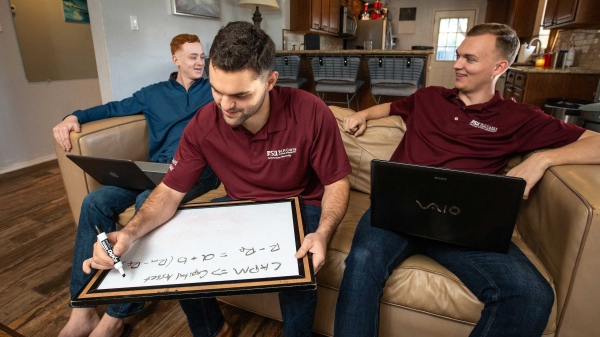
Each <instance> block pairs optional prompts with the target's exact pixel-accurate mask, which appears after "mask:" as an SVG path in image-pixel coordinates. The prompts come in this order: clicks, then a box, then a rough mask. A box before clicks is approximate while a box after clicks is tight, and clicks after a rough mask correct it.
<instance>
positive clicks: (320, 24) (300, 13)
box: [290, 0, 341, 35]
mask: <svg viewBox="0 0 600 337" xmlns="http://www.w3.org/2000/svg"><path fill="white" fill-rule="evenodd" d="M340 1H341V0H308V1H307V0H292V1H291V2H290V13H292V15H290V30H292V31H311V32H315V33H325V34H332V35H336V34H338V33H339V30H340V6H341V5H340ZM307 6H308V8H307Z"/></svg>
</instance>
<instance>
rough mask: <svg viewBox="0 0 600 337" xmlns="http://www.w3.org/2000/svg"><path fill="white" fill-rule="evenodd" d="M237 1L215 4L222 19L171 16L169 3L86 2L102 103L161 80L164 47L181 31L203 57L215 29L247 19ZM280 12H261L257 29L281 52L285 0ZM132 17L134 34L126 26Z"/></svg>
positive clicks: (167, 56) (166, 61)
mask: <svg viewBox="0 0 600 337" xmlns="http://www.w3.org/2000/svg"><path fill="white" fill-rule="evenodd" d="M237 2H238V0H222V1H220V6H221V7H220V10H221V18H220V19H209V18H200V17H188V16H181V15H173V14H172V13H171V1H170V0H128V1H122V0H88V5H89V10H90V19H91V21H92V36H93V39H94V49H95V52H96V62H97V64H98V76H99V79H100V85H101V88H102V101H103V102H109V101H112V100H120V99H123V98H126V97H129V96H131V94H132V93H134V92H135V91H137V90H139V89H140V88H141V87H143V86H146V85H150V84H152V83H156V82H159V81H164V80H166V79H167V78H168V75H169V74H170V73H171V72H173V71H175V70H176V68H175V66H174V65H173V63H172V62H171V52H170V48H169V43H170V42H171V39H172V38H173V36H175V35H177V34H181V33H188V34H196V35H198V36H199V37H200V40H201V41H202V44H203V46H204V49H205V51H206V53H207V54H208V51H209V49H210V46H211V45H212V42H213V39H214V37H215V35H216V34H217V32H218V30H219V29H220V28H221V27H222V26H224V25H226V24H227V23H228V22H231V21H250V22H251V21H252V13H253V12H254V10H250V9H246V8H242V7H238V6H237ZM278 3H279V6H280V7H281V9H280V10H277V11H261V14H262V17H263V21H262V23H261V28H262V29H263V30H265V31H266V32H267V33H268V34H269V36H271V38H272V39H273V41H274V42H275V45H276V46H277V49H281V48H282V45H281V44H282V28H283V25H284V23H285V24H287V25H288V26H289V14H287V15H286V13H289V0H279V1H278ZM130 15H134V16H137V18H138V22H139V28H140V30H139V31H132V30H131V28H130V19H129V17H130Z"/></svg>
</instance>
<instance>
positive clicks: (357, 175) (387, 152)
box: [329, 106, 406, 193]
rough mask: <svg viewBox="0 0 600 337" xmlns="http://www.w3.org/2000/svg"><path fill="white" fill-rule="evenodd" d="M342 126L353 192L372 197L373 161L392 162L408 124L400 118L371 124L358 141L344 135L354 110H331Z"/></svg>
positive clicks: (377, 120)
mask: <svg viewBox="0 0 600 337" xmlns="http://www.w3.org/2000/svg"><path fill="white" fill-rule="evenodd" d="M329 108H330V109H331V111H332V112H333V115H334V116H335V119H336V120H337V122H338V126H339V128H340V130H341V132H340V133H341V135H342V141H343V142H344V148H345V149H346V154H348V159H350V165H351V166H352V173H351V174H350V175H349V176H348V178H349V179H350V188H352V189H354V190H357V191H361V192H364V193H371V160H373V159H385V160H389V159H390V158H391V157H392V154H393V153H394V151H395V150H396V147H397V146H398V144H400V141H401V140H402V137H403V136H404V132H406V124H404V121H402V118H400V117H398V116H389V117H385V118H380V119H375V120H370V121H368V122H367V129H366V130H365V133H364V134H362V135H360V136H359V137H355V136H352V135H349V134H347V133H345V132H343V125H344V118H346V117H348V116H351V115H353V114H354V111H352V110H350V109H344V108H340V107H336V106H330V107H329Z"/></svg>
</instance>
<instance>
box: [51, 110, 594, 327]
mask: <svg viewBox="0 0 600 337" xmlns="http://www.w3.org/2000/svg"><path fill="white" fill-rule="evenodd" d="M332 111H333V112H334V115H335V116H336V118H337V119H338V122H341V120H342V119H343V117H344V116H346V115H348V114H352V113H353V112H352V111H350V110H347V109H341V108H336V107H332ZM404 131H405V125H404V123H403V122H402V120H401V119H400V118H399V117H388V118H384V119H381V120H375V121H369V127H368V129H367V132H366V134H365V135H364V136H361V137H358V138H355V137H353V136H348V135H346V134H344V133H343V132H342V138H343V140H344V145H345V148H346V152H347V154H348V156H349V158H350V161H351V164H352V168H353V172H352V174H351V175H350V177H349V178H350V182H351V187H352V190H351V194H350V204H349V207H348V212H347V214H346V216H345V217H344V219H343V221H342V223H341V224H340V226H339V227H338V229H337V231H336V232H335V234H334V236H333V238H332V240H331V241H330V243H329V250H328V253H327V259H326V264H325V266H324V267H323V269H322V270H321V271H320V272H319V273H318V284H319V285H318V289H319V299H318V305H317V315H316V320H315V324H314V330H315V331H316V332H319V333H322V334H325V335H332V334H333V318H334V313H335V303H336V299H337V294H338V289H339V286H340V283H341V280H342V275H343V270H344V259H345V257H346V256H347V254H348V251H349V250H350V245H351V243H352V237H353V234H354V230H355V228H356V225H357V223H358V220H359V219H360V217H361V216H362V214H363V213H364V211H365V210H366V209H367V208H368V207H369V204H370V201H369V195H368V192H369V189H370V188H369V162H370V160H371V159H374V158H379V159H389V157H390V156H391V154H392V152H393V151H394V149H395V148H396V146H397V144H398V143H399V142H400V140H401V138H402V136H403V134H404ZM147 137H148V132H147V129H146V121H145V119H144V117H143V116H142V115H136V116H130V117H119V118H111V119H108V120H103V121H97V122H92V123H88V124H84V125H82V131H81V133H71V142H72V144H73V150H72V151H71V153H74V154H80V155H90V156H102V157H112V158H129V159H134V160H146V158H147ZM55 149H56V153H57V157H58V162H59V165H60V168H61V171H62V176H63V180H64V183H65V187H66V190H67V195H68V198H69V203H70V207H71V210H72V212H73V216H74V219H75V223H77V220H78V217H79V211H80V206H81V202H82V200H83V198H84V197H85V195H87V194H88V193H89V192H91V191H93V190H94V189H96V188H98V187H99V184H98V183H96V182H95V181H93V180H92V179H91V178H90V177H88V176H86V175H85V174H84V173H83V172H82V171H81V170H79V169H78V168H77V167H76V166H75V165H74V164H73V163H71V162H70V160H68V159H67V158H66V157H65V155H66V153H65V152H64V151H62V150H61V149H60V147H59V146H58V145H57V144H55ZM518 161H519V159H515V161H514V162H513V163H512V164H509V165H514V164H516V163H518ZM224 194H225V192H224V189H223V186H221V187H220V188H219V189H217V190H214V191H211V192H209V193H207V194H206V195H204V196H202V197H200V198H198V199H196V200H194V201H192V202H206V201H208V200H210V199H211V198H214V197H218V196H222V195H224ZM599 207H600V166H595V165H587V166H586V165H570V166H560V167H553V168H551V169H549V170H548V171H547V172H546V174H545V175H544V177H543V179H542V180H541V181H540V183H539V184H538V186H536V187H535V188H534V190H533V191H532V193H531V196H530V198H529V200H527V201H526V202H524V204H523V206H522V209H521V212H520V214H519V217H518V222H517V230H516V231H515V233H514V236H513V242H515V243H516V244H517V245H518V246H519V247H520V248H521V249H522V250H523V251H524V252H525V254H526V255H527V256H528V257H529V259H530V260H531V261H532V262H533V263H534V264H535V266H536V267H537V268H538V269H539V270H540V272H541V273H542V274H543V275H544V277H545V278H546V279H547V280H548V281H549V282H550V283H551V284H552V287H553V288H554V289H555V293H556V301H555V304H554V308H553V311H552V315H551V316H550V319H549V321H548V325H547V327H546V331H545V333H544V336H561V337H569V336H572V337H581V336H597V335H598V334H599V333H600V319H598V314H597V312H596V310H598V309H597V308H598V307H599V306H600V286H599V284H598V283H599V282H598V279H599V278H600V220H599V218H600V214H599V212H600V211H599ZM132 214H133V210H132V209H129V210H127V211H126V212H125V213H123V214H122V215H121V216H120V218H119V222H120V223H121V224H125V223H126V221H127V220H128V219H129V218H130V217H131V216H132ZM220 300H222V301H224V302H227V303H230V304H232V305H235V306H238V307H241V308H244V309H246V310H249V311H252V312H255V313H258V314H260V315H264V316H268V317H272V318H275V319H280V318H281V315H280V312H279V306H278V303H277V302H278V300H277V296H276V294H259V295H244V296H232V297H222V298H220ZM482 308H483V304H482V303H480V302H479V301H478V300H477V299H476V297H475V296H474V295H473V294H472V293H470V292H469V290H468V289H467V288H466V287H465V286H464V285H463V284H462V283H461V281H460V280H459V279H458V278H457V277H456V276H455V275H454V274H452V273H451V272H449V271H448V270H446V269H445V268H444V267H442V266H441V265H439V264H438V263H436V262H435V261H433V260H432V259H430V258H428V257H425V256H422V255H415V256H412V257H410V258H409V259H407V260H406V261H404V262H403V263H402V264H401V265H400V266H398V267H397V268H396V270H395V271H394V273H393V274H392V276H391V277H390V279H389V280H388V282H387V284H386V287H385V290H384V294H383V298H382V299H381V324H380V336H382V337H386V336H467V335H468V334H469V332H470V331H471V330H472V328H473V326H474V323H475V322H476V321H477V320H478V319H479V316H480V311H481V309H482Z"/></svg>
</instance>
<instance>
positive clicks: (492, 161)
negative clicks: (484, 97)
mask: <svg viewBox="0 0 600 337" xmlns="http://www.w3.org/2000/svg"><path fill="white" fill-rule="evenodd" d="M457 94H458V90H457V89H451V90H450V89H446V88H443V87H427V88H423V89H420V90H418V91H417V92H415V93H414V94H413V95H411V96H409V97H407V98H406V99H403V100H400V101H395V102H394V103H392V105H391V109H390V115H399V116H401V117H402V119H403V120H404V121H405V123H406V129H407V131H406V134H405V135H404V138H403V139H402V141H401V142H400V144H399V145H398V147H397V148H396V151H395V152H394V154H393V155H392V158H391V159H390V160H391V161H395V162H402V163H411V164H418V165H425V166H439V167H447V168H452V169H459V170H467V171H475V172H483V173H501V172H502V170H503V169H504V167H505V166H506V164H507V163H508V160H509V159H510V158H511V155H513V154H515V153H519V152H527V151H533V150H537V149H541V148H556V147H561V146H564V145H567V144H569V143H572V142H574V141H576V140H577V139H579V137H580V136H581V134H583V132H585V129H583V128H580V127H578V126H575V125H573V124H566V123H563V122H562V121H560V120H557V119H555V118H553V117H551V116H548V115H546V114H545V113H544V112H543V111H541V110H540V109H539V108H538V107H536V106H533V105H528V104H521V103H516V102H514V101H512V100H504V99H503V98H502V96H500V93H499V92H498V91H496V94H495V95H494V97H493V98H492V99H491V100H490V101H488V102H486V103H483V104H474V105H470V106H466V105H465V104H464V103H463V102H462V101H461V100H460V99H459V98H458V96H457Z"/></svg>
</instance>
